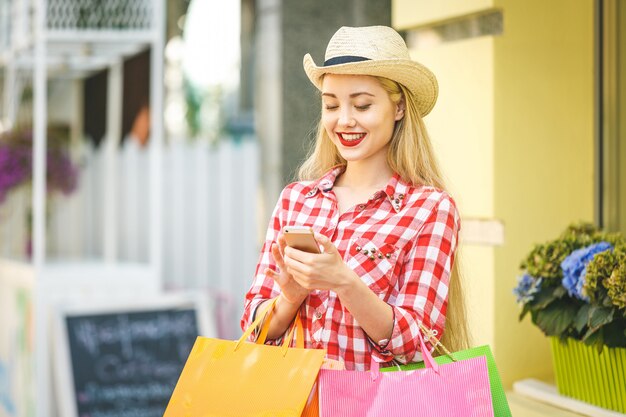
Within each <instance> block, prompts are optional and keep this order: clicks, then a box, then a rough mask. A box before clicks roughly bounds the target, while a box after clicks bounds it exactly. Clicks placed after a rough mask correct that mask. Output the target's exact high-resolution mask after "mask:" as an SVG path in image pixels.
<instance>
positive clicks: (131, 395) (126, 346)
mask: <svg viewBox="0 0 626 417" xmlns="http://www.w3.org/2000/svg"><path fill="white" fill-rule="evenodd" d="M205 311H207V310H206V305H205V304H204V303H202V302H201V299H199V298H195V299H190V298H186V299H181V298H163V299H160V300H158V301H157V300H152V301H150V302H143V303H142V302H139V303H134V305H133V306H132V307H130V306H121V305H118V306H108V307H105V308H102V307H101V308H96V307H89V308H77V307H73V308H72V309H64V310H63V311H62V312H61V313H60V314H59V318H58V326H59V333H58V334H60V335H61V336H62V338H61V340H60V341H59V343H57V345H58V346H61V349H60V353H59V355H57V361H56V362H57V363H56V365H57V371H56V376H57V384H58V385H59V390H58V391H57V392H59V394H60V396H61V398H60V400H61V401H60V402H59V406H60V410H59V411H60V415H62V416H68V417H70V416H71V417H162V416H163V413H164V412H165V408H166V407H167V403H168V401H169V398H170V396H171V394H172V392H173V390H174V387H175V386H176V382H177V381H178V377H179V376H180V373H181V371H182V369H183V366H184V364H185V361H186V360H187V356H188V355H189V352H190V351H191V347H192V346H193V343H194V341H195V340H196V337H197V336H198V335H203V336H207V335H208V336H215V335H214V334H210V333H213V332H211V331H207V330H208V329H207V326H206V322H207V320H206V318H207V316H206V314H204V313H203V312H205Z"/></svg>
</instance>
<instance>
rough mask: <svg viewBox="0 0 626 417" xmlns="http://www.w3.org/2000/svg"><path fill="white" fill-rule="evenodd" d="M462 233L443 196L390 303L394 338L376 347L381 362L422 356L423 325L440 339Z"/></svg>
mask: <svg viewBox="0 0 626 417" xmlns="http://www.w3.org/2000/svg"><path fill="white" fill-rule="evenodd" d="M459 229H460V219H459V215H458V211H457V209H456V206H455V204H454V201H453V200H452V199H451V198H450V197H449V196H448V195H447V194H445V193H444V194H443V196H442V198H441V200H440V201H439V203H438V204H437V205H436V206H435V208H434V209H433V211H432V213H431V215H430V217H429V218H428V219H427V220H426V222H424V224H423V226H422V227H421V228H420V230H419V232H418V233H417V234H416V236H415V239H414V241H413V245H412V247H410V248H409V249H408V252H407V253H406V255H405V257H404V258H403V264H402V269H401V272H400V276H399V279H398V282H399V283H400V288H399V291H398V295H397V297H396V299H395V302H394V303H390V305H391V307H392V308H393V316H394V323H393V331H392V335H391V338H390V339H389V341H388V342H387V343H385V344H383V345H381V346H379V345H378V344H375V345H374V346H375V350H374V355H375V356H378V357H379V358H380V359H381V360H383V361H388V360H390V359H391V358H392V357H393V358H395V359H396V360H398V361H400V362H409V361H411V360H413V358H414V357H415V356H416V354H417V353H419V352H420V346H419V345H420V344H419V339H418V332H419V331H420V329H419V324H420V323H423V324H424V326H425V327H426V328H428V329H432V330H435V331H436V335H437V338H441V335H442V333H443V330H444V326H445V319H446V307H447V303H448V285H449V282H450V275H451V273H452V266H453V263H454V255H455V251H456V247H457V238H458V232H459ZM427 346H428V347H429V348H430V347H431V346H430V345H427Z"/></svg>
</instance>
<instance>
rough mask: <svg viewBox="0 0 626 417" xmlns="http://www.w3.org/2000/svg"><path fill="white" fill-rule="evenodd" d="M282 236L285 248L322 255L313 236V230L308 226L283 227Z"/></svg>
mask: <svg viewBox="0 0 626 417" xmlns="http://www.w3.org/2000/svg"><path fill="white" fill-rule="evenodd" d="M283 236H285V240H286V241H287V246H291V247H292V248H295V249H298V250H301V251H304V252H310V253H322V252H321V251H320V247H319V245H318V244H317V240H315V237H314V236H313V229H312V228H311V227H309V226H285V227H283Z"/></svg>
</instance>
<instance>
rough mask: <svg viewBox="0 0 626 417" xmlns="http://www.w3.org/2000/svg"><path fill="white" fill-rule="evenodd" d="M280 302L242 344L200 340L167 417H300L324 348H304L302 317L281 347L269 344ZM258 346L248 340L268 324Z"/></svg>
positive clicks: (267, 310) (198, 339)
mask: <svg viewBox="0 0 626 417" xmlns="http://www.w3.org/2000/svg"><path fill="white" fill-rule="evenodd" d="M274 303H275V300H274V301H272V302H271V303H269V304H270V305H269V306H268V307H267V308H266V309H265V311H263V313H262V314H259V315H258V317H257V318H256V320H255V321H254V323H252V324H251V325H250V327H249V328H248V329H247V330H246V331H245V332H244V334H243V335H242V336H241V338H240V339H239V340H238V341H231V340H220V339H212V338H206V337H198V338H197V339H196V342H195V343H194V345H193V348H192V349H191V353H190V354H189V358H188V359H187V362H186V363H185V367H184V368H183V371H182V373H181V375H180V378H179V379H178V383H177V384H176V388H174V392H173V393H172V397H171V398H170V401H169V404H168V406H167V409H166V410H165V414H164V415H163V417H230V416H232V417H247V416H255V417H264V416H265V417H292V416H293V417H299V416H300V414H301V413H302V410H303V408H304V405H305V403H306V401H307V398H308V397H309V393H310V392H311V388H312V387H313V383H314V382H315V379H316V378H317V374H318V372H319V369H320V367H321V365H322V361H323V359H324V355H325V354H326V351H325V350H322V349H304V348H302V347H295V348H291V347H289V345H290V343H291V340H292V338H293V334H294V331H295V330H296V328H297V329H298V333H299V334H297V337H296V341H297V344H298V345H299V346H302V341H303V334H302V324H301V323H300V318H299V315H297V316H296V320H295V323H294V325H292V326H291V330H290V331H289V333H288V335H287V336H286V337H285V340H284V342H283V345H282V346H267V345H264V344H263V343H264V341H265V335H266V334H267V329H268V328H269V322H270V320H271V316H272V314H271V313H272V310H273V308H272V307H273V305H274ZM264 318H265V322H264V323H263V326H262V329H261V331H260V334H259V337H258V339H257V342H256V343H247V342H245V340H246V339H247V338H248V336H249V335H250V334H251V333H252V331H253V330H254V329H255V328H256V327H257V326H258V325H259V324H260V323H261V322H262V321H263V319H264Z"/></svg>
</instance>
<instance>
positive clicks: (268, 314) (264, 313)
mask: <svg viewBox="0 0 626 417" xmlns="http://www.w3.org/2000/svg"><path fill="white" fill-rule="evenodd" d="M276 300H278V297H275V298H273V299H272V300H271V301H270V302H269V303H267V305H266V306H265V307H263V310H261V311H260V312H259V314H257V316H256V318H255V319H254V321H253V322H252V324H250V325H249V326H248V328H247V329H246V330H245V331H244V332H243V334H242V335H241V337H240V338H239V340H238V341H237V344H236V345H235V350H237V349H238V348H239V346H240V345H241V343H243V342H244V341H245V340H246V339H248V337H249V336H250V335H251V334H252V332H253V331H254V330H255V329H256V328H257V327H258V326H259V324H261V322H262V321H263V320H265V321H266V322H265V323H264V324H263V328H261V333H260V334H259V338H257V343H260V344H263V343H265V337H266V336H267V331H268V329H269V322H270V320H271V318H272V314H273V312H274V304H276ZM266 319H267V320H266ZM261 335H263V341H262V342H260V339H261V337H260V336H261Z"/></svg>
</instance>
